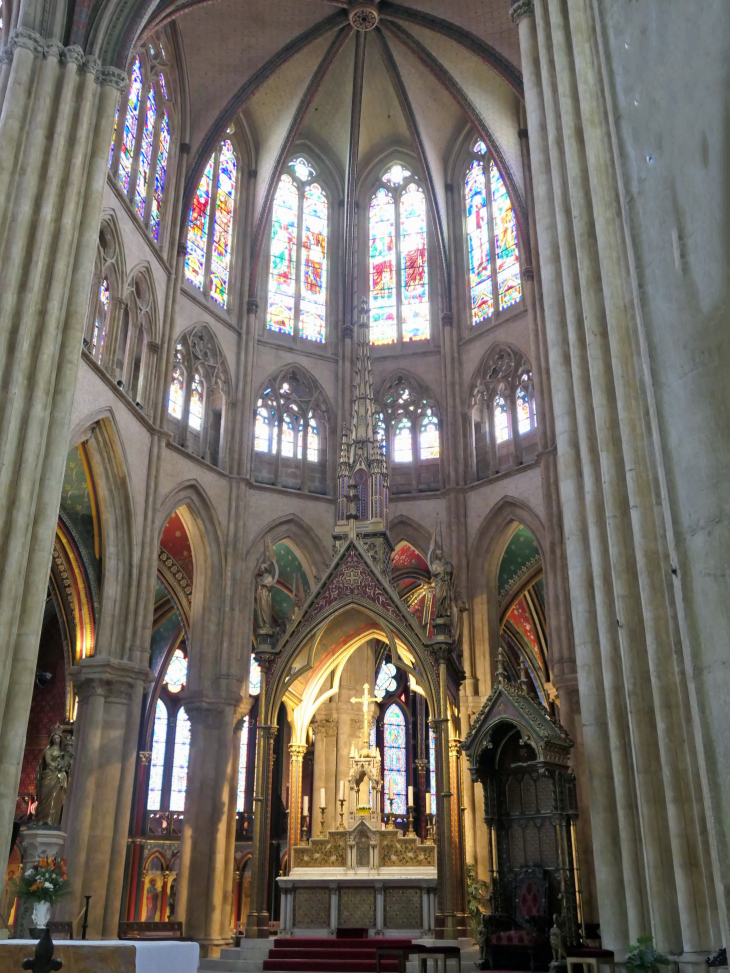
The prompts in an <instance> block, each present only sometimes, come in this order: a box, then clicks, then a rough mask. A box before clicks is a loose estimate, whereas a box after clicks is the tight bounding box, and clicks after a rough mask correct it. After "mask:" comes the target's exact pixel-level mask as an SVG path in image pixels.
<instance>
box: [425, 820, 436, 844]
mask: <svg viewBox="0 0 730 973" xmlns="http://www.w3.org/2000/svg"><path fill="white" fill-rule="evenodd" d="M433 818H434V816H433V814H427V815H426V822H427V824H426V841H425V844H427V845H433V844H435V843H436V842H435V841H434V833H433Z"/></svg>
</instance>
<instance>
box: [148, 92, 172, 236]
mask: <svg viewBox="0 0 730 973" xmlns="http://www.w3.org/2000/svg"><path fill="white" fill-rule="evenodd" d="M160 84H162V75H160ZM165 97H167V96H165ZM169 154H170V119H169V117H168V114H167V109H165V110H164V112H163V113H162V123H161V124H160V144H159V148H158V149H157V162H156V163H155V188H154V191H153V194H152V212H151V214H150V229H151V230H152V236H153V237H154V239H155V240H156V241H157V240H159V237H160V216H161V214H162V195H163V193H164V191H165V175H166V174H167V157H168V155H169Z"/></svg>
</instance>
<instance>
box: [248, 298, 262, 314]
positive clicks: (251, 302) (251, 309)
mask: <svg viewBox="0 0 730 973" xmlns="http://www.w3.org/2000/svg"><path fill="white" fill-rule="evenodd" d="M258 309H259V302H258V301H257V300H256V298H255V297H249V299H248V300H247V301H246V311H247V313H248V314H256V312H257V311H258Z"/></svg>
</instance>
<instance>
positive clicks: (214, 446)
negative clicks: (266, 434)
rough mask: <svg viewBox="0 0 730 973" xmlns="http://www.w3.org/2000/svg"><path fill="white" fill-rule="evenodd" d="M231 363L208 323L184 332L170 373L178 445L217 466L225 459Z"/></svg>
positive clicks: (171, 422)
mask: <svg viewBox="0 0 730 973" xmlns="http://www.w3.org/2000/svg"><path fill="white" fill-rule="evenodd" d="M229 385H230V382H229V376H228V365H227V364H226V360H225V356H224V355H223V352H222V351H221V349H220V346H219V345H218V342H217V341H216V339H215V337H214V336H213V333H212V332H211V331H210V329H209V328H208V326H207V325H196V326H195V327H193V328H190V329H188V330H187V331H185V332H183V334H181V335H180V337H179V339H178V341H177V344H176V346H175V354H174V357H173V362H172V371H171V373H170V391H169V393H168V398H167V418H168V425H169V426H170V428H171V429H172V431H173V433H174V434H175V439H176V441H177V443H178V445H180V446H183V447H184V448H185V449H189V450H190V452H192V453H195V455H196V456H200V457H201V459H204V460H205V461H206V462H208V463H211V464H212V465H213V466H223V464H224V460H225V433H226V409H227V402H228V394H229V391H228V390H229Z"/></svg>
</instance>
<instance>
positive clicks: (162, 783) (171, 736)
mask: <svg viewBox="0 0 730 973" xmlns="http://www.w3.org/2000/svg"><path fill="white" fill-rule="evenodd" d="M187 676H188V659H187V655H186V654H185V652H184V651H183V649H182V648H181V647H179V646H178V647H177V648H175V650H174V651H173V653H172V655H171V656H170V658H169V661H168V662H167V665H166V666H165V668H164V671H163V674H162V677H161V680H160V690H159V696H158V699H157V702H156V704H155V716H154V721H153V724H152V740H151V747H150V750H151V759H150V770H149V778H148V784H147V811H148V812H167V811H176V812H180V811H184V810H185V794H186V791H187V779H188V762H189V757H190V720H189V719H188V715H187V713H186V712H185V707H184V702H183V700H182V699H181V697H182V696H184V691H185V687H186V684H187ZM152 829H153V830H154V826H152ZM163 833H164V832H163Z"/></svg>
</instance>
